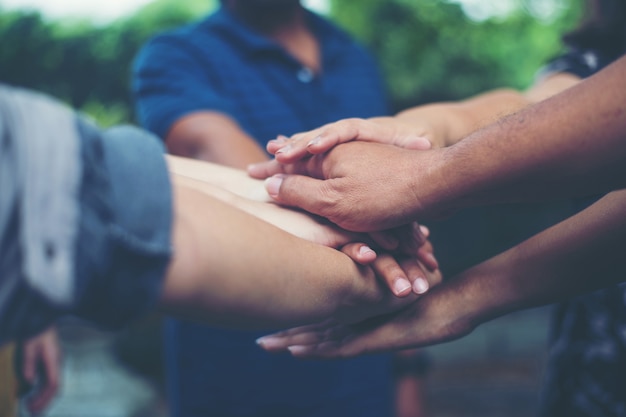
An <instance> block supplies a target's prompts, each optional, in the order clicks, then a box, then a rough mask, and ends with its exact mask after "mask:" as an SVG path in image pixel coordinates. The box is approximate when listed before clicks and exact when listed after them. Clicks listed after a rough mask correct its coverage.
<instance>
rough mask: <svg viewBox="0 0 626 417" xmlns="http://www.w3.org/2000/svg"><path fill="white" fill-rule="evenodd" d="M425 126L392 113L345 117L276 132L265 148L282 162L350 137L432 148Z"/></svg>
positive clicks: (410, 146)
mask: <svg viewBox="0 0 626 417" xmlns="http://www.w3.org/2000/svg"><path fill="white" fill-rule="evenodd" d="M427 135H428V132H427V131H426V130H425V129H420V128H418V127H414V126H410V125H408V124H406V123H403V122H402V121H400V120H399V119H396V118H393V117H377V118H372V119H367V120H366V119H356V118H352V119H344V120H340V121H338V122H334V123H329V124H327V125H325V126H322V127H320V128H317V129H314V130H311V131H308V132H302V133H298V134H295V135H293V136H291V137H290V138H287V137H285V136H279V137H278V138H276V139H275V140H271V141H269V142H268V143H267V151H268V152H269V153H271V154H273V155H274V156H275V158H276V160H277V161H278V162H279V163H282V164H290V163H293V162H295V161H298V160H300V159H302V158H304V157H305V156H307V155H309V154H314V155H315V154H321V153H325V152H327V151H329V150H330V149H332V148H333V147H335V146H337V145H339V144H341V143H345V142H350V141H364V142H375V143H381V144H386V145H394V146H398V147H401V148H405V149H416V150H427V149H430V148H431V142H430V138H429V137H428V136H427Z"/></svg>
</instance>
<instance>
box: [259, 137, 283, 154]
mask: <svg viewBox="0 0 626 417" xmlns="http://www.w3.org/2000/svg"><path fill="white" fill-rule="evenodd" d="M288 141H289V138H288V137H287V136H285V135H278V136H276V139H272V140H268V141H267V144H266V145H265V149H267V151H268V152H269V153H271V154H272V155H273V154H274V153H275V152H276V151H277V150H278V149H280V148H281V147H282V146H284V145H285V144H286V143H287V142H288Z"/></svg>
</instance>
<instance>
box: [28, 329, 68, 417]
mask: <svg viewBox="0 0 626 417" xmlns="http://www.w3.org/2000/svg"><path fill="white" fill-rule="evenodd" d="M21 356H22V364H21V367H22V368H21V374H22V378H23V380H24V381H25V382H26V383H28V384H30V385H31V386H32V387H33V391H32V392H31V393H29V394H28V399H27V405H28V408H29V410H30V411H31V412H32V413H34V414H37V413H40V412H42V411H43V410H44V409H45V408H46V407H47V406H48V405H49V404H50V401H51V400H52V399H53V398H54V396H55V395H56V393H57V391H58V389H59V384H60V376H61V374H60V362H61V351H60V349H59V342H58V340H57V333H56V330H55V329H54V328H53V327H51V328H49V329H48V330H46V331H44V332H43V333H41V334H39V335H37V336H35V337H33V338H31V339H29V340H27V341H26V342H24V343H23V345H22V355H21Z"/></svg>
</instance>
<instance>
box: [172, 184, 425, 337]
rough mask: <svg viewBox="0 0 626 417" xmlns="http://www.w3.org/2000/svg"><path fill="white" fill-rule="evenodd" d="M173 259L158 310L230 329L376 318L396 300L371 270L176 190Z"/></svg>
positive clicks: (397, 303)
mask: <svg viewBox="0 0 626 417" xmlns="http://www.w3.org/2000/svg"><path fill="white" fill-rule="evenodd" d="M175 201H176V202H175V210H176V221H175V224H174V250H175V255H174V258H173V261H172V264H171V266H170V268H169V272H168V274H167V278H166V282H165V287H164V292H163V295H162V302H161V304H162V307H163V309H164V310H166V311H168V312H170V313H173V314H177V315H183V316H187V317H191V318H197V319H202V320H203V321H205V322H208V323H211V324H215V325H223V326H230V327H257V328H263V327H275V326H288V325H293V324H298V323H307V322H313V321H316V320H320V319H323V318H326V317H329V316H334V317H336V318H339V319H341V320H343V321H354V320H359V319H361V318H363V317H367V316H371V315H376V314H381V313H385V312H388V311H390V310H393V309H397V308H399V307H400V306H402V305H404V304H406V303H407V302H410V301H412V300H414V296H409V297H405V298H397V297H395V296H394V295H393V294H392V293H391V292H390V291H389V290H388V289H387V288H386V286H385V285H384V284H383V283H382V282H379V281H378V280H377V279H376V278H375V276H374V273H373V271H372V270H371V269H370V268H367V267H362V266H358V265H357V264H355V263H354V262H353V261H352V260H351V259H349V258H348V257H347V256H346V255H344V254H343V253H341V252H338V251H336V250H334V249H330V248H327V247H323V246H320V245H316V244H313V243H310V242H307V241H304V240H302V239H299V238H297V237H295V236H292V235H290V234H288V233H286V232H283V231H281V230H279V229H277V228H275V227H273V226H271V225H269V224H267V223H265V222H262V221H260V220H258V219H255V218H253V217H251V216H249V215H247V214H246V213H244V212H241V211H239V210H237V209H234V208H233V207H232V206H229V205H226V204H224V203H222V202H220V201H218V200H216V199H214V198H211V197H209V196H207V195H205V194H203V193H201V192H198V191H196V190H192V189H189V188H188V187H185V186H179V185H175Z"/></svg>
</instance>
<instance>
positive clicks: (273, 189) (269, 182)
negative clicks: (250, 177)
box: [265, 174, 284, 198]
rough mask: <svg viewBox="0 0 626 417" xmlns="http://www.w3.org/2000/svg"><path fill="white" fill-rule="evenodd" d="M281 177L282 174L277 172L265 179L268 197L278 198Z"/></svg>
mask: <svg viewBox="0 0 626 417" xmlns="http://www.w3.org/2000/svg"><path fill="white" fill-rule="evenodd" d="M283 179H284V176H283V175H280V174H279V175H274V176H273V177H269V178H268V179H266V180H265V189H266V190H267V193H268V194H269V195H270V197H272V198H278V193H279V192H280V186H281V185H282V183H283Z"/></svg>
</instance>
